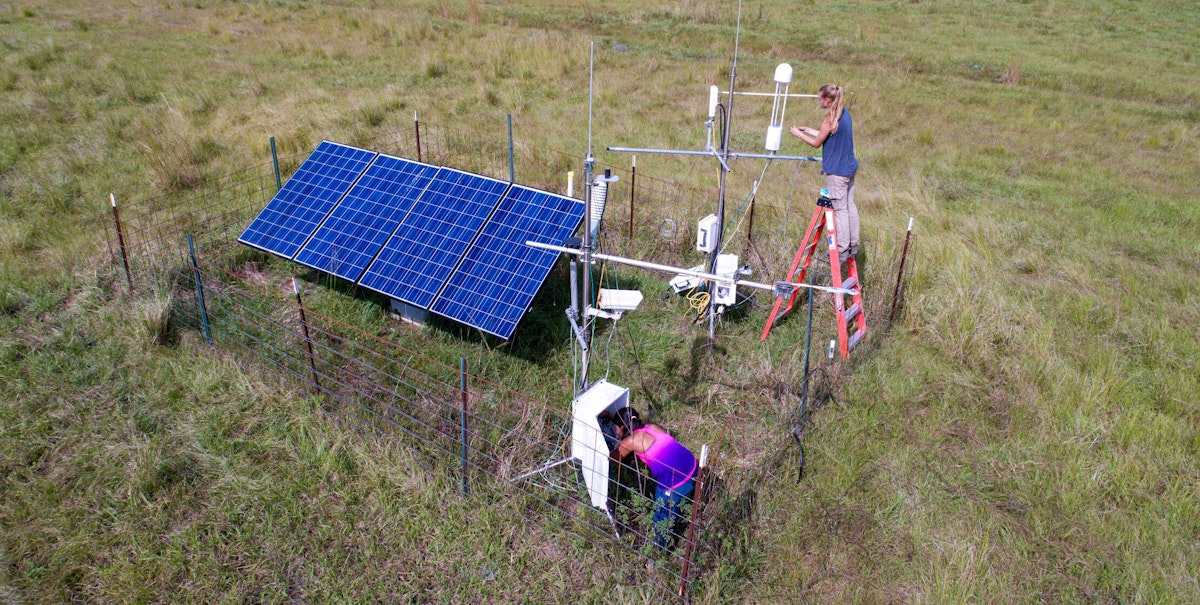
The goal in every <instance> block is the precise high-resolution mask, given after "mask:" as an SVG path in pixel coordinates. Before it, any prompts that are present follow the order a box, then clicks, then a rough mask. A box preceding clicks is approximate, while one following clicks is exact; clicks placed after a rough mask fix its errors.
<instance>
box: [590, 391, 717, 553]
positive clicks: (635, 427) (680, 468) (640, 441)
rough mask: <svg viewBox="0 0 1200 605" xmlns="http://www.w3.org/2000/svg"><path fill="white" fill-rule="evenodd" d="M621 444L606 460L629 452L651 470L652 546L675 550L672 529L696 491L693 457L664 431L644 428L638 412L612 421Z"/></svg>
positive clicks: (619, 414) (624, 411)
mask: <svg viewBox="0 0 1200 605" xmlns="http://www.w3.org/2000/svg"><path fill="white" fill-rule="evenodd" d="M612 422H613V426H614V427H616V431H617V437H619V438H620V439H621V441H620V442H619V443H618V444H617V447H616V448H614V449H613V450H612V453H611V454H609V457H610V458H611V459H612V461H613V462H620V461H621V460H623V459H624V458H625V456H628V455H629V454H630V453H631V452H632V453H634V454H637V457H638V458H639V459H641V461H642V462H644V463H645V464H646V466H648V467H649V468H650V475H651V476H652V477H653V478H654V482H655V483H656V484H657V485H656V487H655V488H654V543H655V544H656V545H658V546H659V547H660V548H663V549H668V548H671V547H673V546H674V542H675V540H674V537H675V534H674V528H675V523H676V521H677V520H678V519H679V516H680V515H679V505H680V503H681V502H682V500H683V499H684V498H686V497H688V496H690V495H691V494H692V490H693V489H694V488H695V482H694V478H695V475H696V457H695V456H693V455H692V452H691V451H689V450H688V449H687V448H686V447H684V446H683V445H681V444H680V443H679V442H678V441H676V440H675V438H674V437H672V436H671V435H670V433H668V432H667V431H666V430H664V429H663V428H662V427H660V426H658V425H656V424H644V423H643V422H642V419H641V417H639V416H638V413H637V410H635V409H633V408H631V407H624V408H621V409H619V410H617V413H616V415H614V416H613V418H612Z"/></svg>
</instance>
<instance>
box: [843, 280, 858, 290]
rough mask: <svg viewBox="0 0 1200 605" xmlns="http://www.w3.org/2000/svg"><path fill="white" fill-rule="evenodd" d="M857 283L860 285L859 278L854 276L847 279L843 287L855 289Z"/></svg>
mask: <svg viewBox="0 0 1200 605" xmlns="http://www.w3.org/2000/svg"><path fill="white" fill-rule="evenodd" d="M857 285H858V279H856V278H853V277H851V278H848V279H846V281H844V282H842V288H844V289H846V290H853V289H854V286H857Z"/></svg>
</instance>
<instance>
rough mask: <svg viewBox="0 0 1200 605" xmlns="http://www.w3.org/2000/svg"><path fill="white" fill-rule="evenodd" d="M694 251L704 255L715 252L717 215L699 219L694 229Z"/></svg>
mask: <svg viewBox="0 0 1200 605" xmlns="http://www.w3.org/2000/svg"><path fill="white" fill-rule="evenodd" d="M696 249H697V250H699V251H701V252H704V253H706V254H712V253H713V252H716V251H717V215H715V214H710V215H708V216H706V217H704V218H702V219H700V224H699V225H698V226H697V228H696Z"/></svg>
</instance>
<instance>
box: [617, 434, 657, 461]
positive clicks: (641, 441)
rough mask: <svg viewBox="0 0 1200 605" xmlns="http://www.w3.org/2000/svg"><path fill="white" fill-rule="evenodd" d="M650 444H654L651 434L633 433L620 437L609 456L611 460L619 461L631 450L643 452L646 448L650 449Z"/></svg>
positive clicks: (630, 452) (631, 451)
mask: <svg viewBox="0 0 1200 605" xmlns="http://www.w3.org/2000/svg"><path fill="white" fill-rule="evenodd" d="M652 445H654V437H653V436H652V435H649V434H647V433H634V434H632V435H628V436H626V437H625V438H624V439H622V440H621V441H620V443H618V444H617V447H616V448H614V449H613V451H612V453H610V454H609V458H610V459H612V461H613V462H620V461H622V460H624V459H625V456H628V455H629V454H632V453H633V452H645V451H646V450H648V449H650V446H652Z"/></svg>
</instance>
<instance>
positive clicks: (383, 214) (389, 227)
mask: <svg viewBox="0 0 1200 605" xmlns="http://www.w3.org/2000/svg"><path fill="white" fill-rule="evenodd" d="M437 171H438V169H437V167H435V166H430V165H428V164H421V163H419V162H412V161H409V160H404V159H400V158H396V157H392V156H389V155H380V156H379V157H377V158H375V162H374V163H373V164H371V167H370V168H367V171H366V172H364V173H363V175H362V178H360V179H359V180H358V183H356V184H355V185H354V187H352V188H351V189H350V191H349V192H348V193H347V194H346V197H345V199H343V200H342V203H340V204H338V205H337V207H336V208H334V209H333V212H331V213H330V214H329V218H327V219H325V222H324V223H321V226H320V227H318V228H317V231H316V233H313V236H312V238H311V239H309V240H308V243H307V244H304V247H303V248H302V249H301V250H300V253H299V254H297V255H296V262H298V263H300V264H303V265H308V266H309V267H312V268H314V269H319V270H321V271H324V272H326V273H332V274H333V275H336V276H338V277H341V278H343V279H347V280H350V281H358V278H359V276H360V275H362V272H363V271H364V270H365V269H366V268H367V265H368V264H370V262H371V259H373V258H375V255H376V254H377V253H378V252H379V250H380V248H382V247H383V243H384V242H385V241H387V239H388V237H389V236H390V235H391V234H392V231H394V230H395V229H396V225H398V224H400V221H401V220H402V219H403V218H404V216H405V215H406V214H408V211H409V209H410V208H412V205H413V202H414V201H416V199H417V196H419V195H420V194H421V192H422V191H424V190H425V186H426V185H428V184H429V182H430V181H431V180H433V175H434V174H436V173H437Z"/></svg>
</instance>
